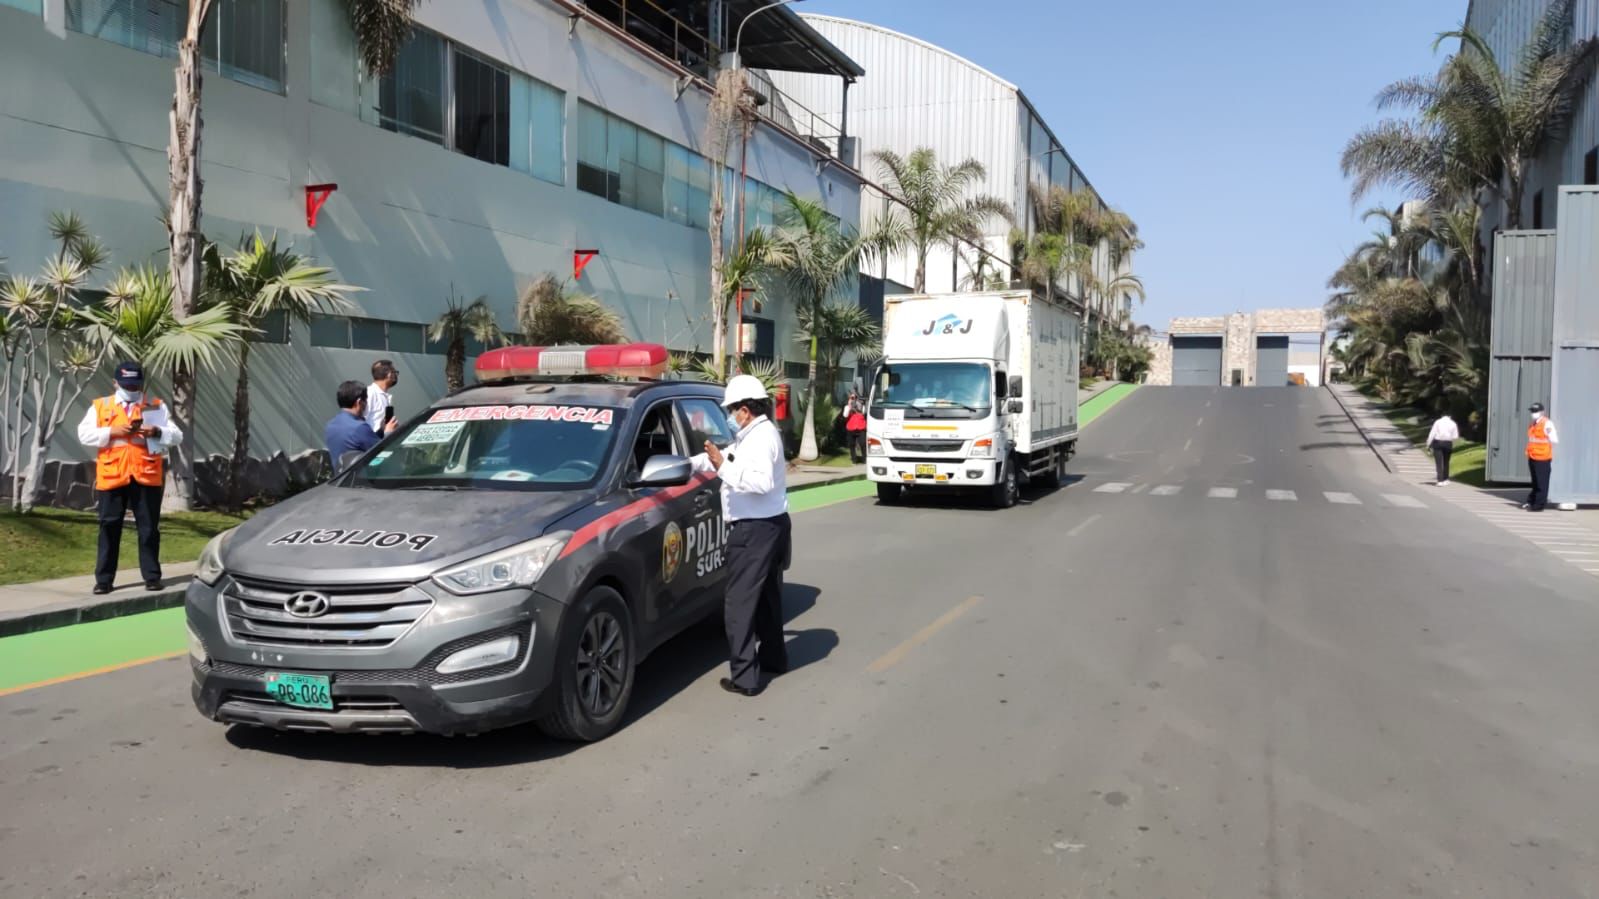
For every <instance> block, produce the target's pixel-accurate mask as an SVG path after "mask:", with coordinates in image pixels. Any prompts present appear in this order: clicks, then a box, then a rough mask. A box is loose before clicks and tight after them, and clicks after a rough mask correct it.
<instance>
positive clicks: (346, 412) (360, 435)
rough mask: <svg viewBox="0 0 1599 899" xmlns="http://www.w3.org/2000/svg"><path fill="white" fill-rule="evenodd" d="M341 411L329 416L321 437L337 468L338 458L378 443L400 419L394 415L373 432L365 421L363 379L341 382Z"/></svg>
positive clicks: (332, 462)
mask: <svg viewBox="0 0 1599 899" xmlns="http://www.w3.org/2000/svg"><path fill="white" fill-rule="evenodd" d="M338 399H339V409H341V410H342V411H340V412H339V414H338V415H335V416H333V418H331V419H329V420H328V426H327V427H326V428H325V429H323V432H322V439H323V442H324V443H326V444H327V445H328V461H329V462H330V463H331V464H332V465H333V470H334V471H335V472H337V471H338V469H339V459H340V458H341V457H342V456H343V455H344V454H345V453H350V452H359V453H364V452H366V451H367V450H369V449H371V448H372V447H374V446H376V445H377V443H378V441H379V440H382V439H383V438H384V437H386V436H388V435H389V434H391V433H393V432H394V427H395V425H397V424H399V420H398V419H394V418H391V419H389V420H388V422H387V423H385V424H384V425H383V433H382V434H381V435H380V434H376V433H373V431H372V428H371V427H370V426H368V425H367V423H366V385H365V384H362V383H361V382H360V381H345V382H344V383H343V384H340V385H339V394H338Z"/></svg>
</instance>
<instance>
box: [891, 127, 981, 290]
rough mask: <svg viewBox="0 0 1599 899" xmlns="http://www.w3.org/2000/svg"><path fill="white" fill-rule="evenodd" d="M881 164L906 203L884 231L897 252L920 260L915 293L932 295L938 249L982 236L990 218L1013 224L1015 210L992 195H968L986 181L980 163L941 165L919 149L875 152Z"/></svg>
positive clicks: (897, 208)
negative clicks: (931, 258)
mask: <svg viewBox="0 0 1599 899" xmlns="http://www.w3.org/2000/svg"><path fill="white" fill-rule="evenodd" d="M872 158H873V159H875V160H877V167H878V170H879V172H880V173H881V177H882V179H883V182H884V186H885V187H887V188H888V190H889V193H890V194H892V195H893V196H894V197H895V198H896V199H897V200H899V201H900V203H902V204H903V205H896V206H893V207H891V208H890V209H889V211H888V214H887V215H886V216H885V218H884V220H883V222H881V223H880V224H879V228H880V230H882V231H883V232H884V233H887V234H892V235H894V237H893V238H892V239H891V240H890V243H891V244H893V245H894V246H893V247H892V249H895V250H910V251H911V252H912V254H913V255H914V256H915V258H916V276H915V283H914V284H912V285H911V287H912V289H913V290H914V291H915V292H916V293H926V292H927V254H928V251H929V250H931V249H932V248H933V247H935V246H948V247H950V248H951V249H952V250H953V249H955V248H956V247H958V245H959V244H960V243H961V242H963V241H967V240H970V239H971V237H972V236H973V235H974V234H976V235H981V233H982V229H983V226H984V225H985V224H986V223H987V222H988V221H989V219H991V218H993V217H995V216H998V217H1001V218H1004V219H1006V220H1009V219H1010V218H1011V212H1012V211H1011V207H1010V205H1009V204H1007V203H1005V201H1003V200H1001V199H999V198H997V197H994V196H990V195H988V194H977V195H975V196H968V192H969V191H970V190H971V189H972V187H974V186H976V185H979V184H981V183H982V181H983V179H984V178H985V177H987V175H988V172H987V170H986V169H984V168H983V164H982V163H981V162H978V161H977V160H975V159H967V160H964V161H962V162H959V163H957V164H955V165H953V166H946V165H941V164H940V163H939V161H938V155H937V154H936V153H934V152H933V150H931V149H930V148H928V147H919V148H917V149H915V150H912V151H911V152H910V155H908V156H900V155H899V154H898V153H895V152H893V151H892V150H878V151H877V152H875V153H873V154H872Z"/></svg>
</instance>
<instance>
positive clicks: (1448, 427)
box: [1427, 415, 1460, 446]
mask: <svg viewBox="0 0 1599 899" xmlns="http://www.w3.org/2000/svg"><path fill="white" fill-rule="evenodd" d="M1459 439H1460V426H1459V425H1456V424H1455V420H1454V419H1453V418H1450V417H1449V416H1447V415H1445V416H1443V417H1442V418H1440V419H1438V420H1437V421H1435V422H1433V423H1432V430H1431V431H1428V432H1427V445H1428V446H1432V445H1433V444H1434V443H1437V442H1439V441H1440V440H1441V441H1443V442H1444V443H1454V442H1455V441H1456V440H1459Z"/></svg>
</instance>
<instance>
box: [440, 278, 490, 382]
mask: <svg viewBox="0 0 1599 899" xmlns="http://www.w3.org/2000/svg"><path fill="white" fill-rule="evenodd" d="M467 338H471V339H472V340H475V341H477V342H478V343H480V344H482V345H483V346H486V347H491V346H498V345H500V344H502V343H504V342H505V331H503V330H502V329H501V328H500V323H499V321H498V320H497V319H496V318H495V317H494V310H493V309H491V308H489V298H488V297H478V298H477V299H475V300H473V301H472V302H471V303H470V304H467V305H462V301H461V298H460V297H457V296H455V295H454V294H453V293H452V294H451V295H450V296H449V297H448V298H447V299H446V300H445V308H444V314H442V315H440V316H439V317H438V319H437V320H436V321H434V322H433V324H431V325H428V341H429V342H431V343H443V344H444V386H445V387H446V388H447V389H448V390H449V391H450V392H451V393H454V392H456V391H457V390H460V389H461V388H463V387H465V386H466V341H467Z"/></svg>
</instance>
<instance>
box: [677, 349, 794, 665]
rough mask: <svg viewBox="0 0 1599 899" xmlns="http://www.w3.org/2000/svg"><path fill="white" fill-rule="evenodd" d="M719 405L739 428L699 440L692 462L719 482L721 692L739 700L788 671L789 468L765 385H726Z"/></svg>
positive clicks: (740, 380) (746, 378)
mask: <svg viewBox="0 0 1599 899" xmlns="http://www.w3.org/2000/svg"><path fill="white" fill-rule="evenodd" d="M722 406H723V408H725V409H727V410H728V412H729V414H730V415H731V416H732V420H733V423H734V424H735V425H737V426H738V434H737V435H736V436H735V437H734V438H733V442H732V444H731V445H729V446H728V447H727V448H726V449H725V450H724V449H721V448H718V447H717V446H716V444H714V443H712V442H710V441H709V440H707V441H705V452H703V453H701V454H699V455H697V456H695V457H694V460H693V461H694V469H695V470H696V471H714V472H716V474H717V476H718V477H720V478H721V479H722V517H723V520H725V521H726V522H727V524H728V527H729V529H730V530H729V533H728V538H727V551H728V558H727V569H728V571H727V594H726V598H725V600H724V603H725V618H726V622H727V644H728V656H729V667H730V668H731V672H730V674H731V676H730V677H724V678H722V680H721V685H722V689H724V690H726V691H727V692H729V693H737V694H739V695H741V696H754V695H756V694H758V693H760V692H761V690H762V688H763V684H762V682H761V674H762V672H765V673H766V674H768V675H777V674H782V673H784V672H786V671H787V670H788V651H787V649H786V647H785V646H784V645H783V569H784V568H786V567H788V557H789V544H790V540H791V539H792V536H791V535H792V527H791V523H790V521H789V517H788V483H787V481H788V478H787V464H786V463H785V461H784V458H783V435H782V433H781V432H780V431H778V429H777V425H775V424H773V423H772V419H771V398H770V397H768V396H767V393H766V387H765V386H763V385H762V384H761V382H760V380H759V379H758V378H755V377H753V376H751V375H738V376H736V377H734V378H733V379H732V380H730V381H728V382H727V390H726V391H725V392H724V394H723V397H722Z"/></svg>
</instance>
